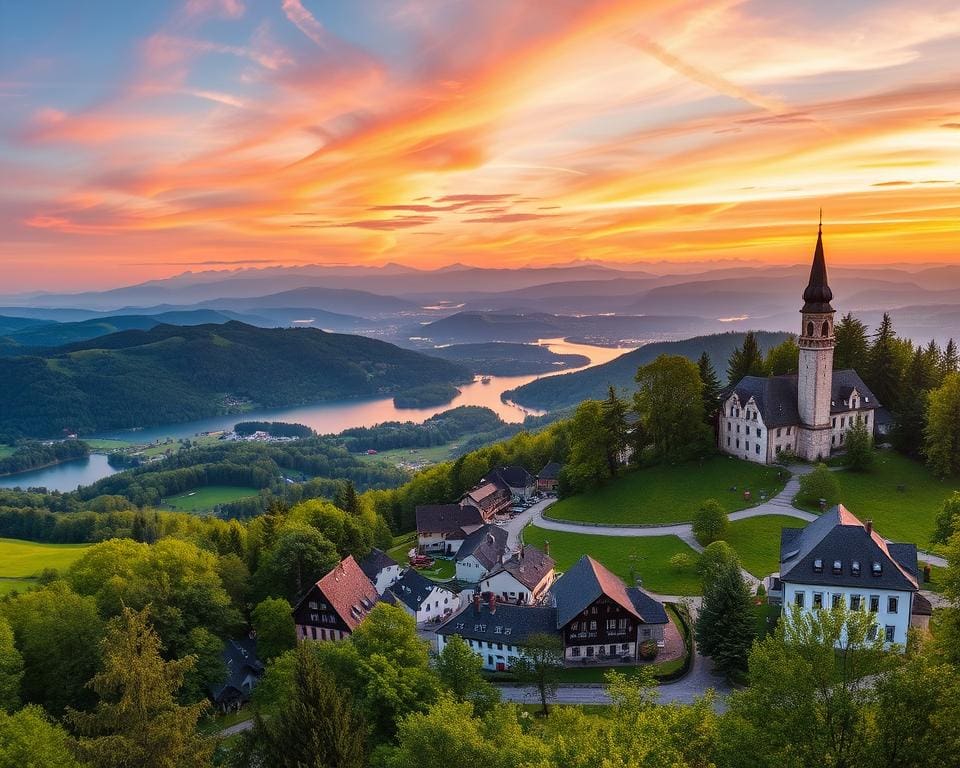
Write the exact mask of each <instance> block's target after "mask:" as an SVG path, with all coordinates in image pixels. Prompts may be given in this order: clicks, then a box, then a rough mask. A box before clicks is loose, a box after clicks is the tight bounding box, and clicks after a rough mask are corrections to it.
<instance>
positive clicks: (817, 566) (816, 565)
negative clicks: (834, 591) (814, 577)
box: [813, 557, 823, 573]
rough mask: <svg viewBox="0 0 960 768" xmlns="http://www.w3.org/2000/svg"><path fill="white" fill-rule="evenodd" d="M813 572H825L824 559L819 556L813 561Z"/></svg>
mask: <svg viewBox="0 0 960 768" xmlns="http://www.w3.org/2000/svg"><path fill="white" fill-rule="evenodd" d="M813 572H814V573H823V559H822V558H819V557H818V558H817V559H816V560H814V561H813Z"/></svg>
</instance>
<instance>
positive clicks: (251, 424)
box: [233, 421, 314, 438]
mask: <svg viewBox="0 0 960 768" xmlns="http://www.w3.org/2000/svg"><path fill="white" fill-rule="evenodd" d="M233 431H234V432H236V433H237V434H238V435H240V436H241V437H246V436H247V435H252V434H253V433H254V432H266V433H267V434H268V435H271V436H273V437H296V438H304V437H312V436H313V434H314V432H313V430H312V429H310V427H308V426H306V425H305V424H288V423H287V422H285V421H241V422H240V423H238V424H234V426H233Z"/></svg>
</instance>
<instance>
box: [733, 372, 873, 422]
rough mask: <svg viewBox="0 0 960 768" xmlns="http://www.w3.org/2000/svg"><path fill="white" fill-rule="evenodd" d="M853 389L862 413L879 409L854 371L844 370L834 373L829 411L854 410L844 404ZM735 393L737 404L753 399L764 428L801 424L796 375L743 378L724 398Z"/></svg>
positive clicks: (842, 411) (870, 393)
mask: <svg viewBox="0 0 960 768" xmlns="http://www.w3.org/2000/svg"><path fill="white" fill-rule="evenodd" d="M854 389H856V390H857V392H859V393H860V395H861V397H862V398H863V400H862V401H861V403H860V409H861V410H869V409H872V408H879V407H880V402H879V401H878V400H877V398H876V396H875V395H874V394H873V392H871V391H870V389H869V388H868V387H867V385H866V384H864V383H863V379H861V378H860V376H859V375H858V374H857V372H856V371H854V370H851V369H844V370H839V371H834V372H833V382H832V389H831V393H830V412H831V413H846V412H847V411H850V410H853V409H852V408H850V406H849V405H847V404H846V403H847V401H848V399H849V397H850V393H851V392H852V391H853V390H854ZM734 392H736V394H737V397H738V398H739V399H740V404H741V405H745V404H746V403H747V401H748V400H749V399H750V398H751V397H752V398H753V399H754V401H755V402H756V404H757V408H758V410H759V411H760V415H761V417H762V418H763V423H764V424H765V425H766V426H767V427H787V426H791V425H796V424H799V423H800V413H799V411H798V410H797V375H796V374H789V375H786V376H744V377H743V378H742V379H740V381H739V383H738V384H737V385H736V386H735V387H733V388H732V389H731V390H728V392H727V394H726V397H730V395H732V394H733V393H734Z"/></svg>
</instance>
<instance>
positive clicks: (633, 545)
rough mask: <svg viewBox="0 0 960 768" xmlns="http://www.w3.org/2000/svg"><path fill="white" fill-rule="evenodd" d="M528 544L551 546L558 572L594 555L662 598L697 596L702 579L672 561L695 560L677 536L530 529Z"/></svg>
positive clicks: (613, 569)
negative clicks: (681, 556) (680, 556)
mask: <svg viewBox="0 0 960 768" xmlns="http://www.w3.org/2000/svg"><path fill="white" fill-rule="evenodd" d="M523 539H524V541H525V542H526V543H527V544H532V545H533V546H535V547H541V548H542V547H543V542H544V541H549V542H550V555H551V556H552V557H553V559H554V560H556V561H557V570H558V571H564V570H566V569H567V568H569V567H570V566H571V565H573V564H574V563H575V562H576V561H577V560H579V559H580V556H581V555H590V556H591V557H592V558H593V559H594V560H597V561H598V562H600V563H603V565H605V566H606V567H607V568H609V569H610V570H611V571H613V572H614V573H615V574H617V575H618V576H620V578H622V579H623V580H624V581H626V582H627V583H628V584H630V583H633V576H632V575H631V570H633V572H634V573H636V574H637V575H639V576H640V577H641V578H642V579H643V584H642V586H643V588H644V589H646V590H649V591H651V592H656V593H657V594H661V595H696V594H699V592H700V579H699V578H698V576H697V574H696V572H695V570H694V568H692V567H691V568H686V569H682V570H678V569H676V568H674V567H673V566H672V565H670V558H671V557H673V556H674V555H676V554H679V553H685V554H688V555H690V556H691V557H695V553H694V551H693V550H692V549H690V547H688V546H687V545H686V544H684V543H683V542H682V541H681V540H680V539H678V538H677V537H676V536H591V535H588V534H581V533H567V532H565V531H548V530H546V529H544V528H537V527H536V526H534V525H528V526H527V527H526V528H524V530H523Z"/></svg>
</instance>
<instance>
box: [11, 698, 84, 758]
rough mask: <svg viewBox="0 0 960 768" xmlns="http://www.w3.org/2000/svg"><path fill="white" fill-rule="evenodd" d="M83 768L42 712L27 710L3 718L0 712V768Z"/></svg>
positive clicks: (67, 739) (66, 738)
mask: <svg viewBox="0 0 960 768" xmlns="http://www.w3.org/2000/svg"><path fill="white" fill-rule="evenodd" d="M54 766H56V768H86V765H85V764H83V763H79V762H77V759H76V758H75V757H74V754H73V743H72V740H71V739H70V736H69V735H68V734H67V732H66V731H65V730H63V728H61V727H60V726H59V725H56V724H55V723H52V722H50V720H48V719H47V716H46V715H45V714H44V712H43V710H42V709H41V708H40V707H37V706H28V707H24V708H23V709H21V710H20V711H19V712H14V713H13V714H7V713H6V712H4V711H3V710H2V709H0V768H54Z"/></svg>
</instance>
